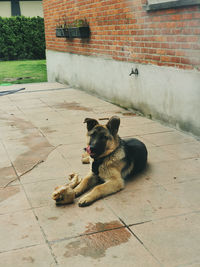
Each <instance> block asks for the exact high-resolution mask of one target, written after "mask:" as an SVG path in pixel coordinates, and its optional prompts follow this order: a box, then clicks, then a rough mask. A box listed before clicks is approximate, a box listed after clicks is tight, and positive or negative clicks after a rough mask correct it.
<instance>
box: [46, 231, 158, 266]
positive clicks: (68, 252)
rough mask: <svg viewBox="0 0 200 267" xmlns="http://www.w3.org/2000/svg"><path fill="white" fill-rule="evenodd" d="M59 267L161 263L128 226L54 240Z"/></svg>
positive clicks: (54, 249)
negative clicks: (69, 266)
mask: <svg viewBox="0 0 200 267" xmlns="http://www.w3.org/2000/svg"><path fill="white" fill-rule="evenodd" d="M51 246H52V249H53V253H54V254H55V256H56V259H57V261H58V264H59V266H67V265H73V266H77V267H78V266H80V263H81V264H82V265H83V266H88V267H90V266H91V267H93V266H99V267H101V266H106V267H111V266H119V267H120V266H133V267H138V266H145V267H152V266H154V267H157V266H160V264H159V262H158V261H157V260H156V259H155V258H154V257H153V256H152V255H151V254H150V253H149V252H148V251H147V250H146V249H145V248H144V247H143V245H142V244H141V243H139V241H138V240H137V239H136V238H135V237H134V236H133V235H132V234H131V232H129V231H128V230H127V229H126V228H124V227H122V228H120V229H115V230H109V231H103V232H100V233H95V234H90V235H84V236H81V237H78V238H74V239H70V240H65V241H62V242H57V243H53V244H52V245H51Z"/></svg>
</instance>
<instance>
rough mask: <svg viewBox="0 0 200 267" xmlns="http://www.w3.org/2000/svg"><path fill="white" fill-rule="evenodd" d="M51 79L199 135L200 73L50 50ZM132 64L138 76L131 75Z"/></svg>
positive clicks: (49, 75)
mask: <svg viewBox="0 0 200 267" xmlns="http://www.w3.org/2000/svg"><path fill="white" fill-rule="evenodd" d="M46 54H47V71H48V80H49V81H50V82H54V81H59V82H62V83H68V84H70V85H72V86H74V87H77V88H81V89H83V90H85V91H88V92H92V93H95V94H97V95H100V96H101V97H104V98H105V99H107V100H110V101H111V102H113V103H116V104H119V105H121V106H123V107H127V108H133V109H137V110H139V111H140V112H142V113H143V114H145V115H150V116H151V117H152V118H156V119H159V120H162V121H165V122H167V123H169V124H171V125H174V126H176V127H177V128H180V129H182V130H185V131H188V132H191V133H193V134H195V135H197V136H200V73H199V72H198V71H194V70H193V71H185V70H179V69H175V68H171V67H158V66H154V65H142V64H133V63H127V62H121V61H114V60H111V59H109V60H108V59H104V58H97V57H91V56H90V57H87V56H81V55H76V54H69V53H64V52H57V51H51V50H48V51H47V53H46ZM132 67H133V68H134V69H135V68H136V67H137V68H138V70H139V75H138V76H134V75H132V76H129V73H130V72H131V69H132Z"/></svg>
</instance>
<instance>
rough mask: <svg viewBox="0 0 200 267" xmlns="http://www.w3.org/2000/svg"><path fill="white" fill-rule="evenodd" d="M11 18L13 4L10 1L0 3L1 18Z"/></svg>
mask: <svg viewBox="0 0 200 267" xmlns="http://www.w3.org/2000/svg"><path fill="white" fill-rule="evenodd" d="M10 16H11V3H10V2H8V1H3V2H0V17H10Z"/></svg>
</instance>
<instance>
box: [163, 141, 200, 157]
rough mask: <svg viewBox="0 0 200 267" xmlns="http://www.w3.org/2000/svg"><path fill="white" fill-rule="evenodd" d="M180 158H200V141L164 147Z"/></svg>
mask: <svg viewBox="0 0 200 267" xmlns="http://www.w3.org/2000/svg"><path fill="white" fill-rule="evenodd" d="M162 148H163V149H164V150H165V151H166V152H170V153H171V154H173V155H174V156H176V158H178V159H188V158H200V143H199V142H198V141H194V142H190V143H184V144H175V145H168V146H164V147H162Z"/></svg>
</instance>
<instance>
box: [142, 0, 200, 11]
mask: <svg viewBox="0 0 200 267" xmlns="http://www.w3.org/2000/svg"><path fill="white" fill-rule="evenodd" d="M147 3H148V4H147V7H146V10H147V11H154V10H161V9H168V8H177V7H185V6H194V5H200V0H147Z"/></svg>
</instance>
